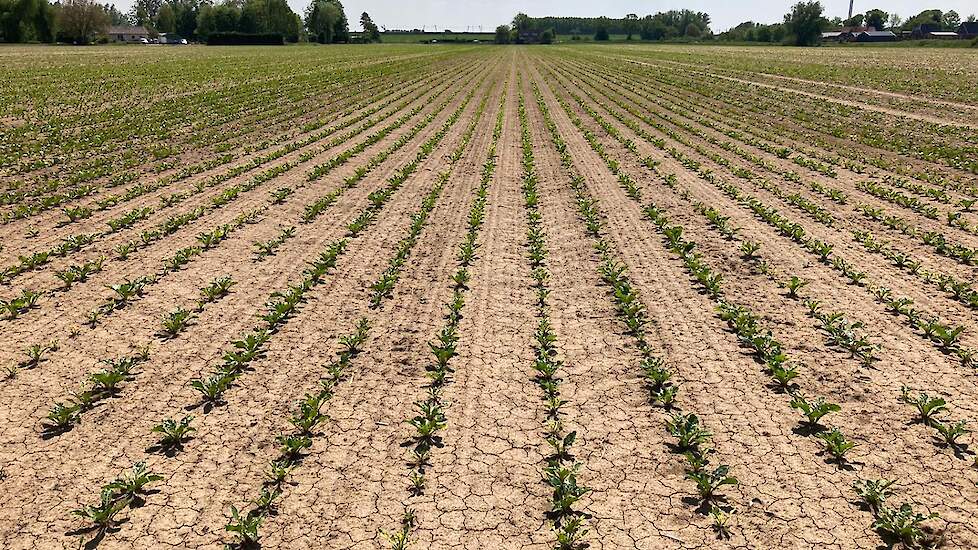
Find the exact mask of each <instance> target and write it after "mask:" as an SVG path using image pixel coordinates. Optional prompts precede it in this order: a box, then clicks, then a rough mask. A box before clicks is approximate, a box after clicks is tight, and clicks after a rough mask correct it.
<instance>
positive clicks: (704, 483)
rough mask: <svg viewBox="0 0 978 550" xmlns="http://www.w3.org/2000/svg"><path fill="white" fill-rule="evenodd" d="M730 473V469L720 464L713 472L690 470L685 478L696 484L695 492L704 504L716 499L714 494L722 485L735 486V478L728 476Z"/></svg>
mask: <svg viewBox="0 0 978 550" xmlns="http://www.w3.org/2000/svg"><path fill="white" fill-rule="evenodd" d="M729 473H730V467H729V466H727V465H726V464H721V465H719V466H717V468H716V469H715V470H713V471H710V470H706V469H700V470H698V471H697V470H690V471H687V472H686V478H687V479H691V480H693V481H694V482H696V490H697V492H699V495H700V498H701V499H703V501H705V502H709V501H712V500H714V499H715V498H716V496H717V495H716V492H717V491H718V490H719V489H720V487H723V486H724V485H736V484H737V483H738V482H737V478H735V477H733V476H731V475H728V474H729Z"/></svg>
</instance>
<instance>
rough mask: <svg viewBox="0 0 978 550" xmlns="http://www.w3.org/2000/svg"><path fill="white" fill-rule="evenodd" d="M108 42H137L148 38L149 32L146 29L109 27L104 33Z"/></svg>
mask: <svg viewBox="0 0 978 550" xmlns="http://www.w3.org/2000/svg"><path fill="white" fill-rule="evenodd" d="M105 35H106V36H108V37H109V40H112V41H113V42H139V41H140V40H142V39H144V38H149V31H148V30H146V27H116V26H112V27H109V30H108V32H106V33H105Z"/></svg>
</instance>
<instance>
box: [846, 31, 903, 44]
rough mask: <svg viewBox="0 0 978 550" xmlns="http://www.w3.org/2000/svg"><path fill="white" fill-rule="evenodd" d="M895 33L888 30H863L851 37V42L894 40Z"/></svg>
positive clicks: (895, 37)
mask: <svg viewBox="0 0 978 550" xmlns="http://www.w3.org/2000/svg"><path fill="white" fill-rule="evenodd" d="M896 39H897V35H895V34H893V33H892V32H890V31H863V32H861V33H858V34H856V35H855V36H853V37H852V41H853V42H896Z"/></svg>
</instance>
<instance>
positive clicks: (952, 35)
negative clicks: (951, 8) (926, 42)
mask: <svg viewBox="0 0 978 550" xmlns="http://www.w3.org/2000/svg"><path fill="white" fill-rule="evenodd" d="M927 38H931V39H936V40H957V39H958V38H961V36H960V35H958V33H956V32H954V31H935V32H929V33H927Z"/></svg>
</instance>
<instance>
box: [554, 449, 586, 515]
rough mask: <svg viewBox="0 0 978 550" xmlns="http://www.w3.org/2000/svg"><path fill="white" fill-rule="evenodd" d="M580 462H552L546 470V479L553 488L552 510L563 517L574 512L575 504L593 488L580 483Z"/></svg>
mask: <svg viewBox="0 0 978 550" xmlns="http://www.w3.org/2000/svg"><path fill="white" fill-rule="evenodd" d="M580 468H581V465H580V464H574V465H573V466H565V465H563V464H560V463H557V462H551V463H550V464H549V465H548V466H547V469H546V470H545V472H544V480H545V481H546V482H547V483H548V484H550V487H551V488H553V502H552V511H553V513H554V514H556V515H557V516H560V517H563V516H568V515H571V514H573V506H574V504H575V503H577V501H578V500H580V499H581V497H583V496H584V495H586V494H587V493H589V492H590V491H591V489H589V488H588V487H584V486H581V485H578V483H577V472H578V470H580Z"/></svg>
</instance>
